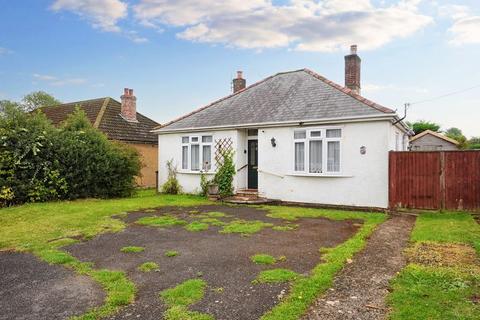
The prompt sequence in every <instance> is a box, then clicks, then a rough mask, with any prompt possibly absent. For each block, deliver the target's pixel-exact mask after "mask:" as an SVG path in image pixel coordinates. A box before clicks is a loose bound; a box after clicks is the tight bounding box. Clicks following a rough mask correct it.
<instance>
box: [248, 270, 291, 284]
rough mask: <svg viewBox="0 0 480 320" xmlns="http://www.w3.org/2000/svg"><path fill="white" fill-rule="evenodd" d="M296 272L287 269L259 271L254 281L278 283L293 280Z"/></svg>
mask: <svg viewBox="0 0 480 320" xmlns="http://www.w3.org/2000/svg"><path fill="white" fill-rule="evenodd" d="M297 277H298V274H297V273H296V272H294V271H292V270H288V269H272V270H265V271H262V272H260V274H259V275H258V277H257V279H255V282H258V283H280V282H287V281H290V280H294V279H296V278H297Z"/></svg>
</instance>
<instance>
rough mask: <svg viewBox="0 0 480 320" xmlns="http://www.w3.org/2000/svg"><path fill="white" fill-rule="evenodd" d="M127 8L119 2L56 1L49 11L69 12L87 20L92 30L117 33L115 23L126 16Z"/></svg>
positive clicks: (118, 0) (116, 0) (91, 0)
mask: <svg viewBox="0 0 480 320" xmlns="http://www.w3.org/2000/svg"><path fill="white" fill-rule="evenodd" d="M127 7H128V6H127V4H126V3H125V2H123V1H120V0H56V1H55V2H54V3H53V4H52V6H51V9H52V10H54V11H62V10H65V11H71V12H73V13H75V14H77V15H79V16H80V17H82V18H85V19H87V20H88V21H89V22H90V23H91V25H92V26H93V27H94V28H99V29H101V30H103V31H110V32H119V31H120V28H119V27H118V25H117V22H118V21H119V20H120V19H122V18H125V17H126V16H127V13H128V12H127V11H128V8H127Z"/></svg>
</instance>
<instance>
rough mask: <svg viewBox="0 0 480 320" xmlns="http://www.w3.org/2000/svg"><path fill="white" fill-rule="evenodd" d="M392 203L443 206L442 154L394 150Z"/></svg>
mask: <svg viewBox="0 0 480 320" xmlns="http://www.w3.org/2000/svg"><path fill="white" fill-rule="evenodd" d="M389 168H390V181H389V184H390V190H389V195H390V207H391V208H395V207H402V208H419V209H440V199H441V190H440V154H439V153H438V152H390V160H389Z"/></svg>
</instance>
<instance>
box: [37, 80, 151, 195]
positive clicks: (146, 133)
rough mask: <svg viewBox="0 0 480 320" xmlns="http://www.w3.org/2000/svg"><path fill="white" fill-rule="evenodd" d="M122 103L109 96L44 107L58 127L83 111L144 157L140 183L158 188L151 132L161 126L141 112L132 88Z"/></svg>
mask: <svg viewBox="0 0 480 320" xmlns="http://www.w3.org/2000/svg"><path fill="white" fill-rule="evenodd" d="M120 99H121V102H119V101H117V100H115V99H113V98H109V97H105V98H97V99H91V100H84V101H75V102H70V103H64V104H60V105H56V106H51V107H42V108H40V109H39V110H40V111H41V112H43V113H44V114H45V115H46V116H47V118H48V119H50V121H52V123H53V124H54V125H59V124H61V123H62V122H63V121H65V120H66V119H67V117H68V115H69V114H71V113H73V112H74V111H75V108H76V107H79V108H81V109H82V110H83V111H84V112H85V114H86V115H87V118H88V120H89V121H90V123H91V124H92V125H93V126H94V127H95V128H97V129H98V130H100V131H102V132H103V133H105V134H106V135H107V137H108V138H109V139H111V140H116V141H119V142H122V143H126V144H128V145H130V146H132V147H133V148H135V149H136V150H137V151H138V153H139V154H140V157H141V161H142V169H141V172H140V173H141V174H140V176H139V177H137V178H136V183H137V184H138V185H139V186H141V187H154V186H155V183H156V171H157V163H158V162H157V161H158V158H157V137H156V135H155V134H153V133H151V132H150V131H151V130H152V129H153V128H155V127H156V126H158V123H157V122H156V121H154V120H152V119H150V118H148V117H146V116H144V115H142V114H141V113H139V112H137V98H136V97H135V96H134V95H133V90H132V89H127V88H125V89H124V93H123V95H122V96H121V97H120Z"/></svg>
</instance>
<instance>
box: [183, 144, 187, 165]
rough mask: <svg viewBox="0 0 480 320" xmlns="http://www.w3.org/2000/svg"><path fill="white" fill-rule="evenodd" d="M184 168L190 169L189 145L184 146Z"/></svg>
mask: <svg viewBox="0 0 480 320" xmlns="http://www.w3.org/2000/svg"><path fill="white" fill-rule="evenodd" d="M182 169H188V147H187V146H184V147H182Z"/></svg>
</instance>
